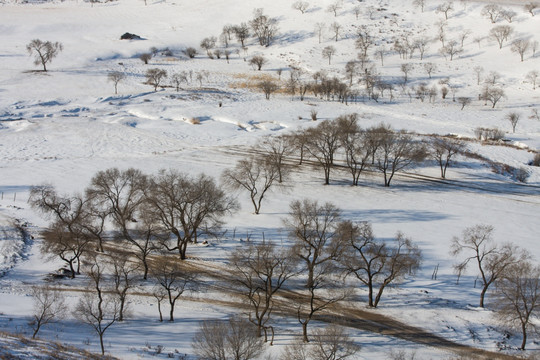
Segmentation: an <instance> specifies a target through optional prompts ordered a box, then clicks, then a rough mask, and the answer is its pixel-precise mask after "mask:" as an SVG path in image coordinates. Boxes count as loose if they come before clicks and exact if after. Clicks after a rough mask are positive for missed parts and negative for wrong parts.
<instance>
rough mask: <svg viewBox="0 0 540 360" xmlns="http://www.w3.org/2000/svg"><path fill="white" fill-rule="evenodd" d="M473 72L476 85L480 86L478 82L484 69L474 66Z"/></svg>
mask: <svg viewBox="0 0 540 360" xmlns="http://www.w3.org/2000/svg"><path fill="white" fill-rule="evenodd" d="M473 70H474V72H475V73H476V85H480V80H482V73H483V72H484V68H483V67H481V66H475V67H474V69H473Z"/></svg>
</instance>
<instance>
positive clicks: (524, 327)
mask: <svg viewBox="0 0 540 360" xmlns="http://www.w3.org/2000/svg"><path fill="white" fill-rule="evenodd" d="M496 297H497V301H496V307H497V312H498V316H499V318H500V319H501V320H502V322H503V324H504V325H510V326H512V327H515V328H517V329H520V330H521V333H522V337H523V339H522V341H521V347H520V349H521V350H525V346H526V344H527V335H528V333H529V330H536V329H537V325H536V324H535V322H534V321H532V320H533V319H534V318H536V317H537V314H538V310H540V268H539V267H538V266H534V265H533V264H531V262H530V261H523V260H522V261H520V262H518V263H516V264H514V265H513V266H511V267H509V268H508V269H507V270H506V271H505V272H504V274H503V275H502V276H501V278H500V279H499V280H497V282H496Z"/></svg>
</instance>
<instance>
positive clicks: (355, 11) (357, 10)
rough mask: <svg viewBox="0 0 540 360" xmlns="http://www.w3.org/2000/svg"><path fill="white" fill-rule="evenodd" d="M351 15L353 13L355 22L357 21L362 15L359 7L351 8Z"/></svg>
mask: <svg viewBox="0 0 540 360" xmlns="http://www.w3.org/2000/svg"><path fill="white" fill-rule="evenodd" d="M353 13H354V16H355V17H356V20H358V17H359V16H360V14H362V8H361V7H360V6H355V7H354V8H353Z"/></svg>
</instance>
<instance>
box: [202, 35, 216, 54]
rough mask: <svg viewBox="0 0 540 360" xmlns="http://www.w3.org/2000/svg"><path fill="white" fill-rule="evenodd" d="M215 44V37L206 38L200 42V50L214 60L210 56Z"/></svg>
mask: <svg viewBox="0 0 540 360" xmlns="http://www.w3.org/2000/svg"><path fill="white" fill-rule="evenodd" d="M216 42H217V39H216V37H215V36H210V37H206V38H204V39H202V40H201V44H200V46H201V48H203V49H204V50H206V54H207V55H208V57H209V58H210V59H213V58H214V55H212V52H211V50H212V49H213V48H215V47H216Z"/></svg>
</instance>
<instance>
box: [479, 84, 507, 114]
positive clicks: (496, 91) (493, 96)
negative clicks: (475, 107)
mask: <svg viewBox="0 0 540 360" xmlns="http://www.w3.org/2000/svg"><path fill="white" fill-rule="evenodd" d="M504 97H506V94H505V92H504V90H503V89H501V88H500V87H496V86H490V85H488V84H486V85H485V86H484V88H483V89H482V93H481V94H480V99H481V100H484V101H486V102H488V101H489V102H490V103H491V104H492V106H491V108H492V109H494V108H495V105H497V103H498V102H499V101H500V100H501V99H502V98H504Z"/></svg>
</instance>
